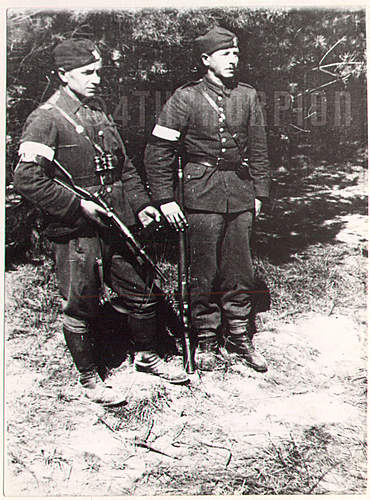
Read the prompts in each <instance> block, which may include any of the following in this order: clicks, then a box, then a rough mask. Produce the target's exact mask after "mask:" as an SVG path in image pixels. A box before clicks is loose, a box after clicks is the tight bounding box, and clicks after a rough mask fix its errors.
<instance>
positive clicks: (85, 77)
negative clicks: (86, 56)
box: [59, 61, 102, 97]
mask: <svg viewBox="0 0 370 500" xmlns="http://www.w3.org/2000/svg"><path fill="white" fill-rule="evenodd" d="M101 67H102V63H101V61H96V62H93V63H91V64H87V65H86V66H81V67H80V68H75V69H71V70H70V71H63V70H60V71H59V77H60V79H61V80H62V82H64V83H65V84H66V85H67V87H68V88H69V90H71V91H72V92H74V93H75V94H78V95H81V96H83V97H93V96H94V95H95V94H96V91H97V88H98V86H99V85H100V80H101V76H100V71H101Z"/></svg>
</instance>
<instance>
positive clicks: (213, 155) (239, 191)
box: [145, 76, 270, 331]
mask: <svg viewBox="0 0 370 500" xmlns="http://www.w3.org/2000/svg"><path fill="white" fill-rule="evenodd" d="M210 101H212V102H210ZM180 145H181V147H182V148H183V150H184V151H185V153H184V155H185V160H186V161H187V163H186V165H185V168H184V197H185V209H186V214H187V217H188V221H189V224H190V250H191V275H192V280H191V309H192V321H193V326H194V327H195V328H196V329H198V330H210V331H215V330H216V329H217V328H218V327H219V325H220V323H221V321H222V319H223V318H222V314H223V315H224V316H225V317H226V319H227V320H230V319H238V320H245V319H246V318H247V316H248V315H249V313H250V311H251V294H252V293H253V291H254V274H253V266H252V259H251V251H250V236H251V231H252V222H253V212H254V204H255V198H256V197H257V198H259V199H261V200H263V199H266V198H268V195H269V187H270V175H269V161H268V155H267V145H266V132H265V124H264V117H263V113H262V109H261V106H260V104H259V101H258V97H257V92H256V90H255V89H254V88H252V87H251V86H249V85H247V84H244V83H235V84H234V85H233V86H230V87H225V86H222V87H221V86H218V85H216V84H214V83H213V82H211V81H210V80H209V79H208V78H207V76H205V77H204V78H203V79H201V80H199V81H197V82H192V83H190V84H187V85H184V86H182V87H180V88H179V89H177V90H176V91H175V93H174V94H173V95H172V97H171V98H170V99H169V100H168V101H167V103H166V104H165V106H164V108H163V110H162V112H161V114H160V116H159V119H158V122H157V124H156V126H155V127H154V130H153V133H152V136H151V139H150V141H149V144H148V146H147V149H146V153H145V164H146V170H147V176H148V180H149V184H150V188H151V191H152V194H153V198H154V200H155V201H157V202H158V203H159V204H160V205H161V204H164V203H166V202H170V201H173V200H174V199H175V195H174V181H173V179H174V172H173V169H174V162H175V160H176V155H177V151H178V149H179V146H180ZM242 163H244V164H245V163H248V166H243V167H242Z"/></svg>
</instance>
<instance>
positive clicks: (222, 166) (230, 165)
mask: <svg viewBox="0 0 370 500" xmlns="http://www.w3.org/2000/svg"><path fill="white" fill-rule="evenodd" d="M186 159H187V161H188V162H191V163H199V164H200V165H204V166H205V167H210V168H215V169H217V170H234V171H235V170H238V169H239V168H240V162H239V161H228V160H224V159H223V158H207V157H206V156H202V155H188V156H187V158H186Z"/></svg>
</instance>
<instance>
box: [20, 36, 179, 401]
mask: <svg viewBox="0 0 370 500" xmlns="http://www.w3.org/2000/svg"><path fill="white" fill-rule="evenodd" d="M54 57H55V63H56V67H57V70H58V75H59V78H60V79H61V81H62V85H61V87H60V88H59V90H57V92H56V93H55V94H54V95H53V96H52V97H51V98H50V99H49V100H48V101H46V102H45V103H44V104H42V105H41V106H40V107H39V108H37V109H36V110H35V111H34V112H33V113H31V115H30V116H29V117H28V119H27V121H26V124H25V127H24V131H23V135H22V139H21V145H20V148H19V155H20V161H19V163H18V165H17V167H16V170H15V178H14V182H15V186H16V189H17V190H18V191H19V192H20V193H21V194H22V195H24V196H25V197H26V198H28V199H29V200H31V201H32V202H34V203H35V204H36V205H38V206H39V207H40V208H41V209H42V210H43V211H44V212H45V214H46V216H47V218H48V219H49V225H48V229H47V235H48V237H49V238H50V239H51V240H52V241H54V242H55V248H56V272H57V278H58V283H59V288H60V292H61V295H62V298H63V313H64V317H63V331H64V336H65V340H66V343H67V346H68V348H69V351H70V353H71V355H72V358H73V360H74V363H75V365H76V367H77V369H78V371H79V372H80V383H81V384H82V386H83V392H84V394H85V395H86V396H87V397H88V398H90V399H91V400H92V401H94V402H99V403H102V404H103V405H113V404H117V403H120V402H121V401H122V399H123V394H120V393H118V392H117V391H116V390H114V389H112V388H110V387H109V386H107V385H106V384H105V383H104V382H103V381H102V380H101V379H100V378H99V376H98V367H97V365H96V361H95V356H94V352H93V347H92V336H91V335H92V333H93V329H94V322H95V320H96V317H97V315H98V314H99V293H100V291H101V287H102V286H103V283H102V282H101V281H102V280H103V281H104V282H105V284H107V285H108V286H109V287H110V288H111V289H112V290H113V292H115V298H114V299H112V301H111V304H112V306H113V307H114V308H115V309H116V310H117V311H118V312H120V313H125V314H128V324H129V327H130V330H131V335H132V338H133V340H134V343H135V349H136V351H137V352H136V356H135V367H136V369H137V370H140V371H144V372H148V373H152V374H154V375H158V376H160V377H162V378H164V379H166V380H168V381H170V382H173V383H180V382H184V381H185V380H186V379H187V377H186V374H185V373H184V372H183V371H182V370H179V369H177V368H176V367H174V366H171V365H170V364H168V363H165V362H164V361H163V360H162V359H161V358H160V357H159V356H158V354H157V353H156V348H157V346H156V314H157V301H158V299H157V298H156V297H154V296H153V295H152V294H151V293H150V283H149V284H148V283H146V282H145V278H143V277H141V276H139V274H138V272H137V268H136V267H135V264H134V262H133V261H132V256H131V255H130V254H129V252H128V250H127V248H126V247H125V245H124V244H122V243H118V242H117V241H116V240H115V238H114V237H113V235H112V233H111V231H109V230H108V227H107V224H106V222H107V218H106V216H105V215H104V212H103V210H102V209H101V208H100V207H99V205H97V204H96V203H94V202H93V201H86V200H81V199H80V198H79V197H77V196H76V195H75V194H74V193H71V192H70V191H68V190H66V189H65V188H64V187H62V186H60V185H58V184H56V183H55V182H54V181H53V180H52V178H51V177H52V176H56V177H61V178H63V175H62V174H61V173H60V172H59V170H58V169H56V168H55V164H54V163H53V160H54V159H55V160H57V161H58V162H59V163H60V164H61V165H62V166H63V167H64V168H65V169H66V170H67V171H68V172H69V174H70V175H71V176H72V178H73V180H74V182H75V184H76V185H79V186H81V187H83V188H85V189H87V190H89V191H91V192H96V191H97V190H98V189H99V184H100V182H99V177H98V175H97V174H96V172H95V165H94V157H96V155H97V151H100V152H101V153H102V154H103V155H106V154H108V155H109V156H108V157H107V156H105V159H107V158H109V161H110V162H111V166H112V167H114V168H112V169H111V170H110V174H109V176H108V175H105V176H104V178H105V184H106V186H105V187H104V190H105V199H106V201H107V202H108V204H110V205H111V206H113V208H114V209H115V211H116V213H117V214H118V216H119V217H120V218H121V219H122V220H123V221H124V223H125V224H126V225H128V226H130V225H132V224H134V223H135V221H136V217H137V218H138V220H139V221H140V222H141V223H142V224H143V225H144V226H146V225H148V224H149V223H150V222H152V221H153V219H156V220H159V218H160V213H159V212H158V210H157V209H156V208H155V207H153V206H152V204H151V202H150V199H149V197H148V194H147V192H146V190H145V189H144V187H143V185H142V183H141V180H140V177H139V175H138V173H137V171H136V169H135V167H134V165H133V164H132V163H131V161H130V159H129V158H128V157H127V155H126V152H125V147H124V145H123V142H122V140H121V137H120V135H119V133H118V131H117V129H116V127H115V125H114V123H113V121H112V120H111V118H110V117H108V116H107V115H106V114H105V112H104V111H103V110H102V109H101V107H99V105H98V104H99V102H100V103H101V101H97V99H95V102H94V96H95V94H96V91H97V88H98V86H99V84H100V79H101V77H100V72H101V68H102V62H101V56H100V54H99V52H98V50H97V48H96V47H95V45H94V44H93V43H92V42H91V41H89V40H66V41H64V42H62V43H61V44H59V45H58V46H57V47H56V48H55V52H54ZM88 99H90V100H88ZM64 180H66V179H65V178H64ZM100 188H101V186H100ZM97 259H98V261H97ZM99 259H100V261H99ZM97 262H103V265H100V267H99V266H97ZM97 267H99V268H97ZM103 272H104V275H103V276H102V273H103Z"/></svg>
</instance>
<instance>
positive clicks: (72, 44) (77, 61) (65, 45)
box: [54, 39, 101, 71]
mask: <svg viewBox="0 0 370 500" xmlns="http://www.w3.org/2000/svg"><path fill="white" fill-rule="evenodd" d="M100 59H101V56H100V53H99V51H98V49H97V48H96V46H95V44H94V43H93V42H92V41H91V40H87V39H70V40H65V41H64V42H61V43H60V44H59V45H57V46H56V47H55V49H54V61H55V65H56V67H57V68H63V69H65V70H66V71H70V70H72V69H75V68H80V67H81V66H86V65H87V64H91V63H93V62H97V61H100Z"/></svg>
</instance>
